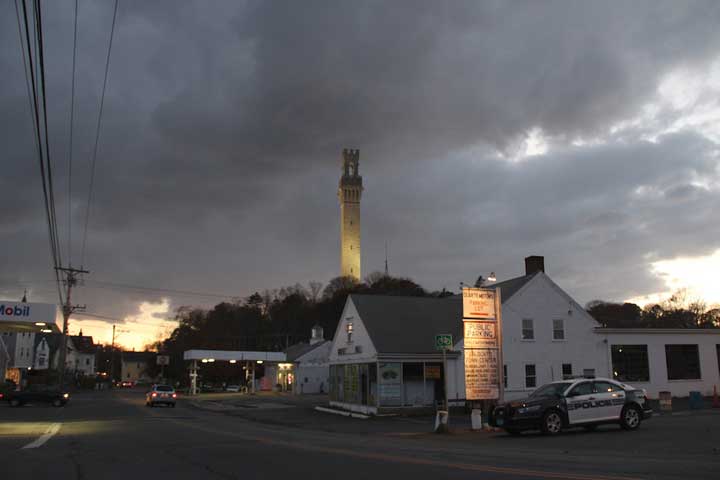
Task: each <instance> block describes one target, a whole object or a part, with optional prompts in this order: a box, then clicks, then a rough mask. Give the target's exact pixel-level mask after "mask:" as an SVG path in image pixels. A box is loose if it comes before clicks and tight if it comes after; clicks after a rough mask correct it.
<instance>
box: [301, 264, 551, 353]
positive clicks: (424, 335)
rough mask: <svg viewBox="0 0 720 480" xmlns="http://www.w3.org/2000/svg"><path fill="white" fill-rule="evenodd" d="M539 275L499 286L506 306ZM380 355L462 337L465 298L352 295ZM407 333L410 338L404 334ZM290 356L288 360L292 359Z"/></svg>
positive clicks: (431, 347) (418, 350)
mask: <svg viewBox="0 0 720 480" xmlns="http://www.w3.org/2000/svg"><path fill="white" fill-rule="evenodd" d="M539 273H540V272H537V273H533V274H531V275H524V276H522V277H516V278H511V279H509V280H505V281H503V282H498V283H495V284H493V285H491V287H494V288H499V289H500V296H501V299H502V302H503V303H505V302H506V301H507V300H509V299H510V298H511V297H512V296H513V295H515V294H516V293H517V292H518V291H520V289H521V288H522V287H524V286H525V285H526V284H527V283H528V282H530V280H532V279H533V277H535V276H536V275H538V274H539ZM350 297H351V298H352V301H353V304H354V305H355V307H356V308H357V310H358V313H359V314H360V318H361V319H362V321H363V323H364V325H365V328H367V330H368V333H369V335H370V338H371V339H372V342H373V344H374V345H375V348H376V349H377V351H378V353H435V350H434V346H435V345H434V340H435V335H438V334H441V333H450V334H452V335H453V341H454V342H457V341H458V340H460V339H461V338H462V337H463V331H462V330H463V327H462V297H461V296H460V295H455V296H452V297H445V298H435V297H401V296H388V295H357V294H351V295H350ZM405 333H408V334H405ZM289 356H290V355H289V353H288V358H289Z"/></svg>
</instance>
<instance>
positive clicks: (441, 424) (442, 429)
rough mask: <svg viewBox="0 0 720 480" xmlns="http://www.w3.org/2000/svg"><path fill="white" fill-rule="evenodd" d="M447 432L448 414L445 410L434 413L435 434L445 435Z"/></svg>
mask: <svg viewBox="0 0 720 480" xmlns="http://www.w3.org/2000/svg"><path fill="white" fill-rule="evenodd" d="M447 431H448V412H447V410H438V411H437V412H436V413H435V432H436V433H446V432H447Z"/></svg>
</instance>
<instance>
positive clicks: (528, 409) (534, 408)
mask: <svg viewBox="0 0 720 480" xmlns="http://www.w3.org/2000/svg"><path fill="white" fill-rule="evenodd" d="M541 408H542V405H531V406H529V407H523V408H518V413H519V414H521V415H522V414H525V413H532V412H537V411H539V410H540V409H541Z"/></svg>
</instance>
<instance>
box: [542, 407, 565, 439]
mask: <svg viewBox="0 0 720 480" xmlns="http://www.w3.org/2000/svg"><path fill="white" fill-rule="evenodd" d="M541 427H542V432H543V433H546V434H548V435H557V434H558V433H560V431H561V430H562V427H563V421H562V417H561V416H560V414H559V413H558V412H556V411H555V410H550V411H549V412H547V413H546V414H545V415H544V416H543V419H542V425H541Z"/></svg>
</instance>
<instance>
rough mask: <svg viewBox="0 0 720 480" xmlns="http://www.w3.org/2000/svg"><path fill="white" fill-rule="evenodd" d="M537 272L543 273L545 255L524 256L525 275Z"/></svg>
mask: <svg viewBox="0 0 720 480" xmlns="http://www.w3.org/2000/svg"><path fill="white" fill-rule="evenodd" d="M537 272H543V273H545V257H543V256H541V255H530V256H529V257H525V275H532V274H533V273H537Z"/></svg>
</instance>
